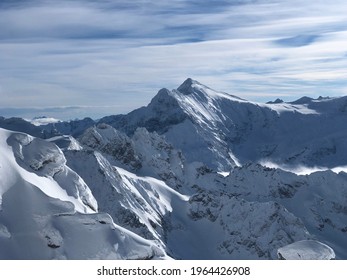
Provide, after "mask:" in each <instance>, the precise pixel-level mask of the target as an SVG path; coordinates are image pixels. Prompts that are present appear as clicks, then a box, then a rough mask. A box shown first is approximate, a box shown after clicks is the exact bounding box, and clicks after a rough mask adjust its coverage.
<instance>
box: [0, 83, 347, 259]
mask: <svg viewBox="0 0 347 280" xmlns="http://www.w3.org/2000/svg"><path fill="white" fill-rule="evenodd" d="M346 123H347V97H340V98H322V97H320V98H318V99H312V98H308V97H303V98H300V99H299V100H297V101H294V102H283V101H282V100H276V101H275V102H269V103H266V104H264V103H256V102H250V101H247V100H244V99H241V98H239V97H236V96H233V95H230V94H227V93H224V92H218V91H215V90H213V89H211V88H209V87H207V86H204V85H203V84H201V83H199V82H197V81H194V80H192V79H187V80H186V81H185V82H184V83H183V84H182V85H181V86H179V87H178V88H177V89H174V90H168V89H161V90H160V91H159V92H158V94H157V95H156V96H155V97H154V98H153V99H152V100H151V102H150V103H149V104H148V106H146V107H141V108H139V109H137V110H134V111H132V112H130V113H128V114H125V115H115V116H107V117H104V118H102V119H100V120H98V121H94V120H92V119H90V118H86V119H83V120H75V121H70V122H55V123H49V124H44V125H38V124H36V125H34V124H32V123H30V122H28V121H25V120H23V119H19V118H10V119H5V118H0V127H2V128H3V129H0V136H1V137H0V138H1V139H0V140H1V143H0V145H1V149H2V150H3V151H5V152H3V153H1V158H0V172H1V175H2V176H1V177H5V176H7V178H8V179H7V180H4V181H3V182H2V183H1V184H0V245H1V247H2V248H6V250H3V251H2V252H1V253H0V258H2V259H6V258H7V259H16V258H28V259H30V258H43V259H46V258H62V259H74V258H88V259H89V258H90V259H104V258H113V259H167V258H177V259H276V258H295V254H293V251H291V250H293V249H292V248H299V247H300V246H301V245H300V246H299V245H297V244H306V245H305V246H301V247H300V250H301V251H300V254H301V255H302V256H306V258H314V259H331V258H337V259H347V251H346V248H345V244H347V235H346V233H347V227H346V221H347V210H346V205H347V173H345V172H344V170H346V169H347V168H346V166H347V148H346V139H347V130H346V129H345V126H346ZM6 174H10V175H6ZM26 198H27V199H26ZM15 199H20V200H23V201H24V200H25V203H23V204H22V206H21V207H19V208H18V209H17V208H16V207H14V206H13V205H12V204H11V203H12V202H13V200H15ZM35 205H38V206H37V207H38V208H37V209H35V207H36V206H35ZM28 209H30V211H29V210H28ZM17 216H18V217H19V218H17ZM15 219H16V220H18V221H19V222H18V223H20V226H19V225H15V223H14V222H13V220H15ZM29 229H30V234H23V232H28V230H29ZM91 229H93V234H91V233H89V230H91ZM67 235H69V239H67V238H65V237H66V236H67ZM79 235H82V236H83V238H82V239H81V238H79V237H78V236H79ZM107 236H111V237H110V238H108V237H107ZM121 236H124V237H125V238H122V237H121ZM74 238H75V239H78V240H79V241H78V242H76V243H74V244H75V245H74V246H73V247H69V246H71V244H70V243H71V242H73V241H74ZM94 238H96V239H98V240H99V241H98V243H97V244H95V246H91V245H90V246H89V247H87V248H86V250H85V252H87V253H85V254H82V253H81V252H82V251H83V250H82V248H83V246H84V242H86V243H88V242H89V243H93V242H94V241H91V240H94ZM31 241H33V242H34V243H33V244H36V245H37V246H38V247H37V248H39V249H38V250H34V249H33V248H32V247H34V246H32V247H31V246H29V245H27V247H28V248H27V251H26V253H23V251H20V250H16V249H15V248H17V247H16V246H18V244H22V245H23V244H30V242H31ZM82 241H83V242H82ZM201 244H204V246H201ZM291 244H292V245H291ZM23 246H24V245H23ZM25 248H26V247H25ZM67 248H69V249H67ZM127 248H128V249H129V250H130V251H129V250H127ZM310 248H311V249H310ZM312 248H315V252H311V251H310V250H312ZM317 248H320V249H317ZM295 250H296V249H295ZM317 250H318V251H317ZM302 251H304V252H302ZM317 252H318V253H317Z"/></svg>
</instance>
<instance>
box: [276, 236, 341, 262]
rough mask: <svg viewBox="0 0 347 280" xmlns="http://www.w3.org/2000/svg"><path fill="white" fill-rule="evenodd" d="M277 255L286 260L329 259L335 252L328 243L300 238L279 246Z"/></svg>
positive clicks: (333, 256)
mask: <svg viewBox="0 0 347 280" xmlns="http://www.w3.org/2000/svg"><path fill="white" fill-rule="evenodd" d="M277 254H278V257H279V258H281V259H286V260H331V259H334V258H335V252H334V250H333V249H332V248H330V247H329V246H328V245H326V244H323V243H321V242H319V241H315V240H301V241H297V242H294V243H292V244H289V245H287V246H284V247H282V248H279V249H278V251H277Z"/></svg>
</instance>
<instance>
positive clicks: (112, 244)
mask: <svg viewBox="0 0 347 280" xmlns="http://www.w3.org/2000/svg"><path fill="white" fill-rule="evenodd" d="M0 145H1V151H2V152H1V158H0V167H1V168H0V177H1V178H2V180H1V184H0V198H1V199H0V202H1V203H0V245H1V248H2V249H1V252H0V259H51V258H54V259H66V258H67V259H100V258H102V259H109V258H110V259H124V258H134V259H138V258H141V259H143V258H158V257H159V258H163V257H165V253H164V252H163V251H162V250H161V249H160V248H159V247H158V245H157V244H156V243H153V242H150V241H147V240H144V239H143V238H141V237H139V236H137V235H135V234H134V233H131V232H129V231H127V230H125V229H123V228H121V227H119V226H116V225H115V224H114V223H113V221H112V219H111V218H110V216H109V215H108V214H104V213H97V212H96V210H97V203H96V200H95V198H94V197H93V196H92V194H91V192H90V189H89V188H88V186H87V185H86V184H85V183H84V181H83V180H82V179H81V177H79V176H78V175H77V174H76V173H75V172H73V171H72V170H71V169H70V168H68V167H67V166H66V165H65V157H64V155H63V154H62V152H61V151H60V150H59V148H58V147H56V146H55V145H54V144H52V143H50V142H46V141H44V140H41V139H37V138H33V137H31V136H28V135H26V134H23V133H13V132H10V131H6V130H3V129H0ZM14 202H16V203H14ZM66 236H68V237H69V238H64V237H66Z"/></svg>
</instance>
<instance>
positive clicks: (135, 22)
mask: <svg viewBox="0 0 347 280" xmlns="http://www.w3.org/2000/svg"><path fill="white" fill-rule="evenodd" d="M346 8H347V2H345V1H340V0H334V1H333V2H329V3H328V2H326V1H322V0H318V1H314V2H313V1H308V0H303V1H298V0H291V1H284V0H257V1H254V0H252V1H251V0H235V1H223V0H215V1H188V0H187V1H186V0H173V1H151V0H142V1H141V0H135V1H123V0H117V1H106V0H103V1H87V0H85V1H83V0H72V1H67V0H65V1H59V2H57V1H49V0H28V1H8V0H4V1H1V3H0V26H1V28H0V61H1V63H0V88H1V90H0V99H1V106H2V107H16V108H18V107H22V108H24V107H44V108H47V107H54V106H63V107H64V106H68V107H69V106H80V105H83V106H91V105H93V106H101V107H102V106H108V105H109V104H113V105H114V106H116V109H115V111H114V113H117V112H122V113H124V112H125V110H131V109H134V108H136V107H139V106H141V105H145V104H146V103H148V102H149V101H150V99H151V98H152V97H153V96H154V95H155V93H156V91H157V90H158V89H159V88H161V87H164V86H165V87H169V88H174V87H177V86H178V85H179V84H180V83H181V82H182V81H183V80H184V79H185V78H187V77H192V78H195V79H197V80H200V81H201V82H202V83H205V84H207V85H209V86H211V87H213V88H216V89H219V90H223V91H226V92H230V93H232V94H235V95H239V96H241V97H243V98H248V99H252V100H256V101H267V100H269V98H271V97H272V96H273V97H274V98H275V97H280V98H283V99H285V100H293V99H296V98H298V97H300V96H302V95H308V96H313V97H317V96H319V95H330V96H334V95H343V94H345V93H346V88H347V79H346V78H347V75H346V70H345V69H346V64H347V55H346V54H347V16H346V15H345V11H346V10H347V9H346ZM101 107H97V108H101ZM103 112H104V111H102V110H100V114H102V113H103ZM0 114H1V111H0ZM33 114H34V112H33ZM93 114H94V116H97V114H96V113H95V112H94V113H93ZM80 116H82V115H81V114H77V113H76V117H80ZM98 116H100V115H98ZM55 117H59V116H56V115H55Z"/></svg>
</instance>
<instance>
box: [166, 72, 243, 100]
mask: <svg viewBox="0 0 347 280" xmlns="http://www.w3.org/2000/svg"><path fill="white" fill-rule="evenodd" d="M173 92H175V93H181V94H183V95H195V96H197V97H200V101H202V102H208V101H210V100H211V99H216V98H222V99H229V100H234V101H245V102H247V101H246V100H243V99H241V98H240V97H237V96H234V95H230V94H228V93H225V92H219V91H216V90H213V89H211V88H209V87H208V86H205V85H203V84H202V83H200V82H198V81H196V80H193V79H191V78H188V79H187V80H185V81H184V82H183V84H181V85H180V86H179V87H178V88H177V90H173Z"/></svg>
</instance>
